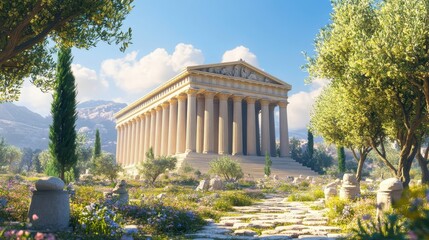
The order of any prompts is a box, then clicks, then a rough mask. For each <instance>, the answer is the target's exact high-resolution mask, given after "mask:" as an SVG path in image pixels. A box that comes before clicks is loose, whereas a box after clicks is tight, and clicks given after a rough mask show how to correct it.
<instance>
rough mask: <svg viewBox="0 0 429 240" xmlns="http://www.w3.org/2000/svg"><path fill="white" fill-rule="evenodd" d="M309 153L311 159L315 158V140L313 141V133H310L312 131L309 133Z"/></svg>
mask: <svg viewBox="0 0 429 240" xmlns="http://www.w3.org/2000/svg"><path fill="white" fill-rule="evenodd" d="M307 153H308V156H309V157H310V158H312V157H313V153H314V139H313V133H312V132H311V131H310V129H309V130H308V132H307Z"/></svg>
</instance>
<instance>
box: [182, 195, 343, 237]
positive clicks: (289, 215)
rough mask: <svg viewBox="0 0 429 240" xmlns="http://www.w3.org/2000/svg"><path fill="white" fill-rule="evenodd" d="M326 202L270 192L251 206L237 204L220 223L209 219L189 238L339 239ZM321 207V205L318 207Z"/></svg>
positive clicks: (341, 235)
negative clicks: (297, 199)
mask: <svg viewBox="0 0 429 240" xmlns="http://www.w3.org/2000/svg"><path fill="white" fill-rule="evenodd" d="M312 206H315V207H316V208H314V209H320V208H321V207H323V202H321V201H317V202H288V201H286V199H285V198H284V197H282V196H280V195H267V196H266V199H264V200H263V201H262V202H259V203H256V204H254V205H252V206H246V207H235V210H236V212H234V215H235V214H237V213H238V214H237V216H230V217H222V218H221V219H220V221H219V223H215V222H214V221H213V220H209V224H208V225H207V226H205V227H204V228H203V229H202V230H200V231H198V232H196V233H193V234H188V235H186V237H189V238H192V239H194V240H195V239H199V240H203V239H205V240H210V239H246V240H247V239H267V240H268V239H307V240H317V239H337V238H339V237H344V235H343V234H340V233H339V231H340V228H338V227H333V226H328V225H327V218H326V217H324V216H323V214H324V211H325V210H324V209H323V210H312ZM317 207H319V208H317Z"/></svg>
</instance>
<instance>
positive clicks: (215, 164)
mask: <svg viewBox="0 0 429 240" xmlns="http://www.w3.org/2000/svg"><path fill="white" fill-rule="evenodd" d="M209 172H210V173H211V174H215V175H220V176H223V178H224V179H225V180H226V181H236V180H238V179H240V178H242V177H243V171H242V170H241V166H240V164H239V163H238V162H237V161H235V160H233V159H231V158H230V157H228V156H222V157H218V158H217V159H214V160H213V161H211V162H210V170H209Z"/></svg>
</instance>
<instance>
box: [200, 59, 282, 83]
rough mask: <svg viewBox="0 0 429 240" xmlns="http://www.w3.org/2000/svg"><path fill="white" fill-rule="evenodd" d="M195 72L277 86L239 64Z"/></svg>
mask: <svg viewBox="0 0 429 240" xmlns="http://www.w3.org/2000/svg"><path fill="white" fill-rule="evenodd" d="M197 70H198V71H202V72H209V73H215V74H221V75H225V76H231V77H239V78H245V79H249V80H254V81H259V82H266V83H274V84H278V83H277V82H275V81H273V80H271V79H269V78H268V77H266V76H264V75H262V74H260V73H258V72H256V71H254V70H252V69H250V68H248V67H246V66H243V65H240V64H236V65H229V66H219V67H208V68H200V69H197Z"/></svg>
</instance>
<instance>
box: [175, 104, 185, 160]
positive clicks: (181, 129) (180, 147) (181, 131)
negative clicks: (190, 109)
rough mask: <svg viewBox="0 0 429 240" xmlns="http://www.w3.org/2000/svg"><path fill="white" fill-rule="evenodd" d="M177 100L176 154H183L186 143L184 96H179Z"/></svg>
mask: <svg viewBox="0 0 429 240" xmlns="http://www.w3.org/2000/svg"><path fill="white" fill-rule="evenodd" d="M177 99H178V109H177V141H176V153H184V152H185V142H186V95H179V96H178V97H177Z"/></svg>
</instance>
